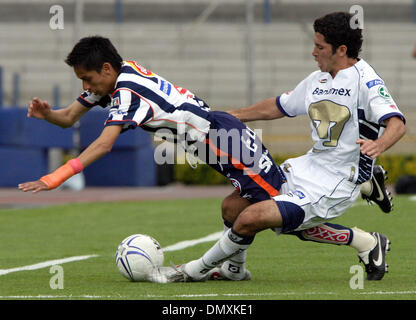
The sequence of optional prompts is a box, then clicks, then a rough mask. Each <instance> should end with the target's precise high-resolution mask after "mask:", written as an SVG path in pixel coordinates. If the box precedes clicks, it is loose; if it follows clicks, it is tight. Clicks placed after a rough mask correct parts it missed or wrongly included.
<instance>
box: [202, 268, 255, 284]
mask: <svg viewBox="0 0 416 320" xmlns="http://www.w3.org/2000/svg"><path fill="white" fill-rule="evenodd" d="M207 279H208V280H226V281H246V280H251V273H250V271H248V270H247V269H244V275H243V276H241V275H240V274H238V277H236V276H234V277H231V276H227V275H226V274H225V272H224V271H223V270H222V269H221V267H215V268H214V269H212V270H210V271H208V273H207Z"/></svg>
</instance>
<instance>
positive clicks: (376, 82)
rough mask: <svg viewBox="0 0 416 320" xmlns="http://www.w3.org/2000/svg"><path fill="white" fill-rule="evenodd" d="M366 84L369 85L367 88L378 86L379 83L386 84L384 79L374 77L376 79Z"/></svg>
mask: <svg viewBox="0 0 416 320" xmlns="http://www.w3.org/2000/svg"><path fill="white" fill-rule="evenodd" d="M366 85H367V88H368V89H370V88H372V87H374V86H378V85H381V86H382V85H384V81H383V80H381V79H374V80H371V81H368V82H367V83H366Z"/></svg>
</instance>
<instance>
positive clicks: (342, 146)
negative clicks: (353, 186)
mask: <svg viewBox="0 0 416 320" xmlns="http://www.w3.org/2000/svg"><path fill="white" fill-rule="evenodd" d="M276 101H277V105H278V107H279V109H280V110H281V111H282V112H283V113H284V114H285V115H287V116H289V117H294V116H297V115H302V114H305V115H308V116H309V118H310V120H311V122H310V123H311V128H312V139H313V141H314V142H315V144H314V146H313V148H312V149H311V150H309V151H308V153H307V155H306V157H307V158H308V161H314V162H315V163H316V165H317V166H318V167H321V168H322V169H324V170H325V171H327V172H329V173H332V174H334V175H336V176H339V177H342V178H346V179H348V181H350V182H354V183H357V184H360V183H363V182H364V181H366V180H368V179H369V178H370V177H371V174H372V168H373V164H374V160H373V159H371V158H370V157H368V156H365V155H362V154H361V153H360V145H359V144H357V143H356V141H357V139H358V138H362V139H371V140H375V139H377V138H378V137H379V135H380V134H381V128H382V126H383V121H384V120H386V119H388V118H390V117H393V116H398V117H400V118H402V119H403V120H404V117H403V114H402V113H401V112H400V110H399V109H398V107H397V105H396V103H395V102H394V100H393V98H392V97H391V96H390V95H389V93H388V90H387V88H386V86H385V85H384V81H383V80H382V79H381V78H380V76H379V75H378V74H377V73H376V72H375V71H374V69H373V68H372V67H371V66H370V65H369V64H368V63H367V62H365V61H364V60H362V59H360V60H359V61H358V62H357V63H356V64H355V65H353V66H351V67H349V68H347V69H342V70H340V71H338V73H337V75H336V76H335V78H334V79H333V78H332V76H331V75H330V74H329V73H328V72H321V71H315V72H313V73H311V74H310V75H309V76H308V77H307V78H306V79H304V80H303V81H302V82H300V83H299V84H298V86H297V87H296V88H295V89H294V90H293V91H291V92H287V93H284V94H282V95H281V96H280V97H277V99H276ZM288 162H289V163H291V164H292V165H294V162H296V160H293V161H292V160H291V161H288Z"/></svg>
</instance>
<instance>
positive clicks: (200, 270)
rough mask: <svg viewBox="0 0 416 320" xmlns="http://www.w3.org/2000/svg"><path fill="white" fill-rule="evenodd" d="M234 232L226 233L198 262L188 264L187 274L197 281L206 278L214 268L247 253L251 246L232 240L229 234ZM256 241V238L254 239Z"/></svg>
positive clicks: (186, 267)
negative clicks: (242, 253)
mask: <svg viewBox="0 0 416 320" xmlns="http://www.w3.org/2000/svg"><path fill="white" fill-rule="evenodd" d="M230 233H232V230H228V231H227V232H225V233H224V234H223V235H222V237H221V238H220V240H218V241H217V243H215V244H214V246H212V247H211V249H209V250H208V251H207V252H206V253H205V254H204V255H203V256H202V258H199V259H198V260H194V261H191V262H188V263H187V264H186V265H185V272H186V273H187V274H188V275H189V276H190V277H192V278H193V279H195V280H200V279H202V278H204V277H205V274H206V273H207V272H208V271H209V270H211V269H212V268H214V267H216V266H218V265H219V264H221V262H223V261H224V260H227V259H229V258H231V257H233V256H235V254H237V253H238V254H239V253H241V252H243V251H245V250H246V249H247V248H248V247H249V246H250V243H251V242H250V243H249V244H246V243H244V244H239V243H237V242H234V241H232V240H231V239H230V237H229V234H230ZM252 238H253V239H254V237H252Z"/></svg>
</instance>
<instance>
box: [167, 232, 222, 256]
mask: <svg viewBox="0 0 416 320" xmlns="http://www.w3.org/2000/svg"><path fill="white" fill-rule="evenodd" d="M222 233H223V232H222V231H219V232H215V233H211V234H209V235H207V236H206V237H203V238H199V239H195V240H185V241H181V242H178V243H175V244H172V245H171V246H167V247H165V248H163V251H165V252H167V251H176V250H182V249H185V248H188V247H192V246H195V245H197V244H199V243H203V242H209V241H216V240H218V239H219V238H221V235H222Z"/></svg>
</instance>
